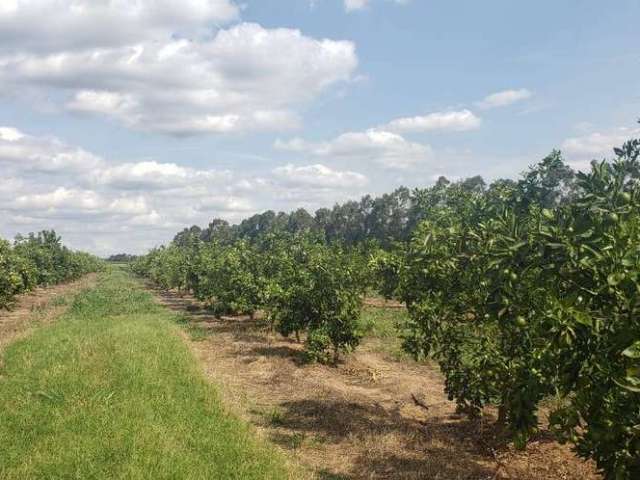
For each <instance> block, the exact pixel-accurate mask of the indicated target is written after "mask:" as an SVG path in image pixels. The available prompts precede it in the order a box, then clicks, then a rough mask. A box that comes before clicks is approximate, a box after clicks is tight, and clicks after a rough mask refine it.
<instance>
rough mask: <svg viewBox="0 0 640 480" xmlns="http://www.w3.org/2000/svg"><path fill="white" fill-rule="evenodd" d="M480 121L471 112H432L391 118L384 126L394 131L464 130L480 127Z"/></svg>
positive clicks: (465, 110)
mask: <svg viewBox="0 0 640 480" xmlns="http://www.w3.org/2000/svg"><path fill="white" fill-rule="evenodd" d="M481 123H482V121H481V120H480V118H479V117H477V116H476V115H475V114H474V113H473V112H471V111H469V110H467V109H464V110H460V111H449V112H434V113H430V114H428V115H423V116H415V117H404V118H398V119H396V120H392V121H391V122H390V123H389V124H388V125H387V127H386V128H388V129H389V130H391V131H395V132H429V131H436V130H441V131H465V130H474V129H476V128H479V127H480V124H481Z"/></svg>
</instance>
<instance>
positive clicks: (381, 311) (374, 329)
mask: <svg viewBox="0 0 640 480" xmlns="http://www.w3.org/2000/svg"><path fill="white" fill-rule="evenodd" d="M408 319H409V314H408V313H407V310H406V309H404V308H390V307H383V306H380V307H377V306H371V305H365V306H364V307H362V315H361V317H360V325H361V328H362V333H363V334H364V336H365V337H368V338H370V339H374V340H377V343H376V350H377V351H380V352H381V353H385V354H387V355H389V356H390V357H392V358H394V359H395V360H398V361H413V360H412V358H411V355H409V354H408V353H407V352H405V351H404V350H403V348H402V336H403V333H404V331H405V329H406V325H407V321H408Z"/></svg>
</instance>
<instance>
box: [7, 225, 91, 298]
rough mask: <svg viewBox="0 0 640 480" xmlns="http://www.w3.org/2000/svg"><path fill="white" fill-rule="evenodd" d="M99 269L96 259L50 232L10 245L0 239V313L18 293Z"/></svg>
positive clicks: (33, 234) (20, 237) (17, 238)
mask: <svg viewBox="0 0 640 480" xmlns="http://www.w3.org/2000/svg"><path fill="white" fill-rule="evenodd" d="M100 267H101V261H100V260H99V259H98V258H97V257H94V256H93V255H90V254H88V253H84V252H75V251H72V250H70V249H68V248H67V247H65V246H64V245H62V241H61V239H60V237H59V236H58V235H56V233H55V232H54V231H53V230H51V231H48V230H43V231H41V232H39V233H37V234H35V233H30V234H29V235H28V236H26V237H23V236H20V235H19V236H18V237H16V239H15V241H14V242H13V244H11V243H10V242H8V241H7V240H3V239H0V310H2V309H6V308H10V307H11V306H12V304H13V301H14V299H15V296H16V295H18V294H20V293H24V292H27V291H29V290H32V289H33V288H35V287H39V286H47V285H53V284H56V283H62V282H67V281H70V280H75V279H77V278H80V277H81V276H82V275H85V274H87V273H89V272H95V271H97V270H98V269H100Z"/></svg>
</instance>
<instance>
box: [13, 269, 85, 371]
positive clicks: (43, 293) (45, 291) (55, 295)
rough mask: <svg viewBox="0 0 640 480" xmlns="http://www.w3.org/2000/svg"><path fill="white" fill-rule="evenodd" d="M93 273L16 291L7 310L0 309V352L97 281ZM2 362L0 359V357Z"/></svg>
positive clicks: (55, 314)
mask: <svg viewBox="0 0 640 480" xmlns="http://www.w3.org/2000/svg"><path fill="white" fill-rule="evenodd" d="M96 277H97V275H96V274H89V275H86V276H84V277H83V278H81V279H79V280H76V281H74V282H69V283H63V284H60V285H52V286H50V287H42V288H37V289H35V290H33V291H31V292H28V293H25V294H23V295H19V296H18V297H17V298H16V302H15V305H14V306H13V307H12V308H11V309H10V310H0V352H1V351H2V349H3V348H4V347H5V346H6V345H7V344H9V343H10V342H12V341H13V340H16V339H18V338H20V337H22V336H24V335H26V334H28V332H29V331H30V330H31V328H32V327H33V326H34V325H36V324H41V323H47V322H51V321H53V320H54V319H56V318H58V317H59V316H60V315H62V313H64V312H65V310H66V309H67V308H68V306H69V299H70V297H71V296H73V295H75V294H76V293H78V292H79V291H81V290H85V289H87V288H91V287H92V286H94V285H95V283H96ZM0 362H1V359H0Z"/></svg>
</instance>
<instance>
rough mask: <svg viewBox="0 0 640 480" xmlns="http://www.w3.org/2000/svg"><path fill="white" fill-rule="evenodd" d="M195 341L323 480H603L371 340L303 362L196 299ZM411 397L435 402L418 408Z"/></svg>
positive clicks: (239, 406)
mask: <svg viewBox="0 0 640 480" xmlns="http://www.w3.org/2000/svg"><path fill="white" fill-rule="evenodd" d="M155 293H156V295H157V296H158V298H159V299H160V301H161V302H162V303H163V304H165V305H167V306H168V307H170V308H172V309H174V310H177V311H180V312H189V319H190V328H192V329H195V331H197V332H198V335H193V338H194V339H198V340H199V341H195V340H192V341H190V342H189V343H190V345H191V347H192V348H193V350H194V352H195V353H196V354H197V356H198V357H199V358H200V360H201V361H202V364H203V366H204V368H205V371H206V373H207V375H208V376H210V377H211V379H212V380H213V381H214V382H215V383H217V384H220V385H221V387H222V388H221V392H222V395H223V397H224V400H225V401H226V402H227V404H229V405H230V406H231V408H232V409H233V410H234V411H236V412H237V413H238V414H240V415H241V416H243V417H244V418H246V419H247V420H249V421H250V422H251V423H252V424H254V425H255V426H256V428H257V429H258V430H259V432H260V433H261V434H262V435H265V436H266V437H268V438H270V439H271V440H272V441H273V442H275V443H276V444H278V445H280V446H281V447H282V448H283V449H285V451H288V452H289V453H290V454H292V455H293V456H294V457H296V458H297V459H298V460H299V461H300V462H301V463H303V464H304V465H306V466H307V467H308V468H309V470H310V472H312V473H310V474H309V477H310V478H318V479H327V480H328V479H346V478H348V479H442V480H444V479H497V478H510V479H518V480H520V479H522V480H534V479H536V480H539V479H545V480H546V479H566V480H568V479H576V480H577V479H580V480H590V479H598V478H599V477H598V476H597V475H596V474H595V473H594V469H593V467H592V465H590V464H585V463H584V462H582V461H580V460H578V459H576V458H575V457H574V455H573V454H572V453H571V452H570V451H569V450H568V448H565V447H562V446H560V445H558V444H557V443H555V442H553V441H552V440H551V438H550V436H549V435H548V434H544V433H543V434H541V435H540V436H539V438H537V439H536V440H535V441H533V442H532V443H531V444H530V445H529V446H528V447H527V450H526V451H525V452H516V451H514V450H513V449H512V448H511V447H509V446H508V445H507V444H506V443H505V442H504V441H501V439H500V436H498V435H496V432H495V431H494V430H493V428H492V424H491V422H489V421H488V420H486V419H485V421H484V422H483V421H480V420H479V421H474V422H471V421H469V420H467V419H466V417H464V416H460V415H457V414H456V413H455V405H454V404H453V402H449V401H448V400H447V399H446V396H445V395H444V394H443V387H442V379H441V377H440V375H439V373H438V370H437V368H434V367H432V366H429V365H423V364H417V363H411V362H399V361H395V360H393V359H390V358H387V356H386V355H385V354H383V353H379V349H377V348H375V342H373V341H370V342H365V344H364V345H363V346H362V347H361V348H359V349H358V351H357V352H356V353H355V354H353V355H351V356H350V357H349V358H348V359H347V360H346V362H345V363H344V364H342V365H340V366H339V367H337V368H333V367H328V366H324V365H318V364H312V365H303V364H302V363H301V361H300V360H301V346H300V345H299V344H297V343H295V342H294V341H289V340H287V339H282V338H281V337H279V336H277V335H274V334H271V333H270V332H269V331H268V329H267V328H265V325H264V324H263V323H262V322H261V321H260V320H255V321H252V320H249V319H248V318H246V317H224V318H222V319H219V320H218V319H215V318H214V317H213V316H210V315H208V314H207V313H206V312H204V311H202V310H199V306H198V305H197V303H196V302H194V301H193V300H190V299H188V298H181V297H179V296H178V295H176V294H175V293H172V292H161V291H157V290H156V291H155ZM412 394H414V395H415V396H416V398H417V399H418V400H419V401H420V402H421V403H424V404H426V405H428V406H429V408H428V410H427V409H425V408H423V407H420V406H417V405H416V403H415V401H414V399H413V398H412Z"/></svg>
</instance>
